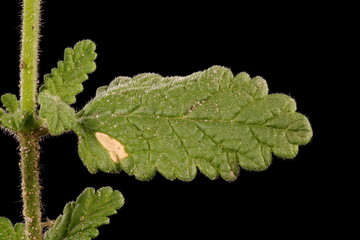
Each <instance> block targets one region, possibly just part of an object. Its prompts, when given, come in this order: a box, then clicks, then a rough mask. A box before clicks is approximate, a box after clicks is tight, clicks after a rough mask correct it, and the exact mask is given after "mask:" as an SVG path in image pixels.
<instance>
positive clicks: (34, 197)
mask: <svg viewBox="0 0 360 240" xmlns="http://www.w3.org/2000/svg"><path fill="white" fill-rule="evenodd" d="M19 141H20V154H21V162H20V168H21V178H22V182H21V187H22V199H23V206H24V207H23V216H24V220H25V225H26V235H27V238H28V239H29V240H42V228H41V196H40V190H41V187H40V178H39V149H40V146H39V137H38V136H37V135H36V134H34V133H31V134H25V133H21V134H19Z"/></svg>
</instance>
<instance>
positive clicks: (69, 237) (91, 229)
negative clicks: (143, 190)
mask: <svg viewBox="0 0 360 240" xmlns="http://www.w3.org/2000/svg"><path fill="white" fill-rule="evenodd" d="M123 205H124V198H123V196H122V194H121V193H120V192H119V191H113V190H112V189H111V188H110V187H105V188H101V189H99V190H97V191H95V190H94V189H93V188H87V189H85V190H84V192H83V193H81V195H80V196H79V197H78V198H77V200H76V202H70V203H68V204H67V205H66V206H65V208H64V212H63V215H61V216H60V217H58V218H57V219H56V221H55V224H54V226H53V227H52V228H50V229H49V230H48V231H47V232H46V233H45V236H44V239H45V240H64V239H66V240H90V239H93V238H95V237H97V236H98V235H99V231H98V229H97V228H98V227H100V226H101V225H104V224H109V222H110V220H109V218H108V216H110V215H113V214H116V210H117V209H120V208H121V207H122V206H123Z"/></svg>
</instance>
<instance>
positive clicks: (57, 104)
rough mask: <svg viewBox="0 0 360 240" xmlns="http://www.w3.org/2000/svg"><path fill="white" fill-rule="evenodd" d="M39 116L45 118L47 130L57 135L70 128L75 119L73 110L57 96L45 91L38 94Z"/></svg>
mask: <svg viewBox="0 0 360 240" xmlns="http://www.w3.org/2000/svg"><path fill="white" fill-rule="evenodd" d="M38 98H39V103H40V105H41V108H40V112H39V114H40V117H42V118H44V119H45V120H46V123H47V126H48V129H49V132H50V133H51V134H53V135H58V134H61V133H63V132H64V131H67V130H70V129H71V127H72V125H73V123H74V122H75V120H76V116H75V110H74V109H73V108H72V107H70V106H69V105H68V104H66V103H65V102H63V101H62V100H61V99H60V98H59V97H58V96H53V95H50V94H49V93H48V92H47V91H43V92H41V93H40V94H39V97H38Z"/></svg>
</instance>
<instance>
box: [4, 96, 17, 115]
mask: <svg viewBox="0 0 360 240" xmlns="http://www.w3.org/2000/svg"><path fill="white" fill-rule="evenodd" d="M1 102H2V104H3V105H4V107H5V108H6V110H7V111H8V112H10V113H14V112H16V111H17V110H18V109H19V108H20V102H19V100H18V99H17V97H16V96H15V95H14V94H11V93H6V94H4V95H2V96H1Z"/></svg>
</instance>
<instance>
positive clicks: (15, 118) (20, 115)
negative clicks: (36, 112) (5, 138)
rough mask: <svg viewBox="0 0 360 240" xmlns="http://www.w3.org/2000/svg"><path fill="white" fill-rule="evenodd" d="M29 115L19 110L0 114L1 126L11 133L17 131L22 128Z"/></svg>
mask: <svg viewBox="0 0 360 240" xmlns="http://www.w3.org/2000/svg"><path fill="white" fill-rule="evenodd" d="M28 117H29V114H28V113H26V112H25V111H22V110H21V109H18V110H16V111H15V112H14V113H4V112H3V114H1V113H0V122H1V124H2V125H3V126H4V127H6V128H8V129H10V130H13V131H19V130H20V129H22V127H23V126H24V124H25V122H26V120H27V119H28Z"/></svg>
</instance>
